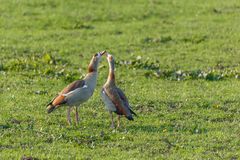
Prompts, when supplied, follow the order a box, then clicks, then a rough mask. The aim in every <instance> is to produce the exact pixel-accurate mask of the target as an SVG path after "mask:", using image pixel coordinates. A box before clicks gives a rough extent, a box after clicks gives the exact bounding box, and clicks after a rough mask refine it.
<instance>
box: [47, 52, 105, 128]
mask: <svg viewBox="0 0 240 160" xmlns="http://www.w3.org/2000/svg"><path fill="white" fill-rule="evenodd" d="M105 52H106V51H102V52H100V53H97V54H95V55H94V56H93V57H92V59H91V61H90V64H89V66H88V74H87V75H86V76H85V78H84V79H82V80H76V81H74V82H72V83H71V84H69V85H68V86H67V87H65V88H64V89H63V90H62V91H61V92H60V93H59V94H58V95H57V96H56V97H55V98H53V99H52V101H51V102H50V103H48V104H47V112H48V113H51V112H52V111H54V110H55V109H57V108H59V107H60V106H62V105H67V106H68V111H67V121H68V123H69V124H71V117H70V112H71V107H75V109H76V113H75V118H76V124H78V123H79V117H78V108H77V107H78V106H79V105H80V104H82V103H83V102H85V101H87V100H88V99H89V98H90V97H91V96H92V95H93V92H94V89H95V87H96V82H97V74H98V73H97V68H98V64H99V62H100V60H101V56H102V55H103V54H105Z"/></svg>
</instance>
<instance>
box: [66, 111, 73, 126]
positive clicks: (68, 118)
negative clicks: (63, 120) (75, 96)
mask: <svg viewBox="0 0 240 160" xmlns="http://www.w3.org/2000/svg"><path fill="white" fill-rule="evenodd" d="M70 113H71V107H68V110H67V122H68V124H69V125H71V124H72V122H71V114H70Z"/></svg>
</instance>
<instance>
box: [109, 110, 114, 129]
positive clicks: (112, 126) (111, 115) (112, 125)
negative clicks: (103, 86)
mask: <svg viewBox="0 0 240 160" xmlns="http://www.w3.org/2000/svg"><path fill="white" fill-rule="evenodd" d="M109 113H110V117H111V120H112V124H111V128H114V121H113V114H112V112H111V111H109Z"/></svg>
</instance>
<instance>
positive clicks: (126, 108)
mask: <svg viewBox="0 0 240 160" xmlns="http://www.w3.org/2000/svg"><path fill="white" fill-rule="evenodd" d="M106 55H107V60H108V64H109V73H108V79H107V81H106V83H105V84H104V85H103V88H102V91H101V97H102V100H103V102H104V103H105V106H106V109H107V110H108V111H109V113H110V117H111V120H112V123H111V127H112V128H114V121H113V115H112V112H115V113H116V114H117V115H118V126H117V127H120V117H121V115H124V116H125V117H126V118H127V119H128V120H133V116H132V114H134V115H135V116H136V113H134V112H133V111H132V109H131V106H130V105H129V103H128V99H127V97H126V96H125V94H124V93H123V91H122V90H121V89H120V88H118V87H117V86H116V84H115V74H114V58H113V56H112V55H110V54H108V53H106Z"/></svg>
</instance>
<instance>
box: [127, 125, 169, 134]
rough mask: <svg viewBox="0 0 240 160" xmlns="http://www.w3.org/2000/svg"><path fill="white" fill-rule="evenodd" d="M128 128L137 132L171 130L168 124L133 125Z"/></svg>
mask: <svg viewBox="0 0 240 160" xmlns="http://www.w3.org/2000/svg"><path fill="white" fill-rule="evenodd" d="M166 128H167V129H166ZM171 128H172V127H171ZM128 129H129V130H132V131H136V132H148V133H156V132H163V131H170V128H169V126H167V125H161V126H159V127H156V126H153V125H131V126H129V127H128ZM171 130H172V129H171Z"/></svg>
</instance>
